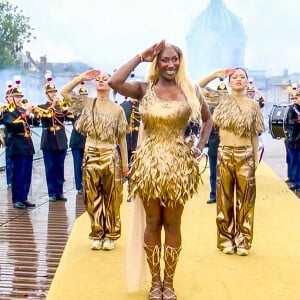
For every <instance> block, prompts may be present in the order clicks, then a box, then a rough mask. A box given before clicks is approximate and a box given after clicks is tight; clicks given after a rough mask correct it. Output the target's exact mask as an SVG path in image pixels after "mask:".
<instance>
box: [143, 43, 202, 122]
mask: <svg viewBox="0 0 300 300" xmlns="http://www.w3.org/2000/svg"><path fill="white" fill-rule="evenodd" d="M169 47H171V48H173V49H174V50H175V51H176V52H177V54H178V56H179V67H178V71H177V74H176V76H175V82H176V84H177V85H178V86H179V87H180V89H181V90H182V91H183V93H184V95H185V97H186V99H187V102H188V104H189V105H190V107H191V110H192V114H191V117H190V119H191V120H195V121H196V120H197V121H198V120H199V118H200V115H201V112H200V109H201V107H200V99H199V98H198V97H202V99H204V95H203V93H202V91H201V89H200V88H199V89H197V93H199V95H197V93H196V87H195V84H194V83H193V82H192V81H191V80H190V79H189V76H188V75H187V72H186V69H185V60H184V57H183V53H182V51H181V49H180V48H179V47H177V46H175V45H173V44H169V43H168V44H166V46H165V48H164V49H166V48H169ZM164 49H163V50H164ZM163 50H161V52H162V51H163ZM161 52H160V53H161ZM160 53H158V55H159V54H160ZM158 55H157V56H155V57H154V59H153V61H152V62H151V63H150V64H149V68H148V74H147V76H146V80H147V82H148V83H150V84H155V83H156V82H157V81H158V80H159V71H158V67H157V57H158ZM201 102H202V101H201Z"/></svg>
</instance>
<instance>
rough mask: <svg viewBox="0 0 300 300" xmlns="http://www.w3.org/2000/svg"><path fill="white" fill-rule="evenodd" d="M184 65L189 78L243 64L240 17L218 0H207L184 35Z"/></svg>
mask: <svg viewBox="0 0 300 300" xmlns="http://www.w3.org/2000/svg"><path fill="white" fill-rule="evenodd" d="M186 42H187V66H188V70H189V74H190V76H191V78H192V79H193V80H198V79H200V78H202V77H203V76H206V75H208V74H209V73H211V72H213V71H215V70H217V69H221V68H230V67H237V66H239V67H244V65H245V44H246V35H245V32H244V28H243V25H242V22H241V21H240V19H239V18H238V17H237V16H236V15H235V14H233V13H232V12H230V11H229V10H228V9H227V8H226V6H225V5H224V3H223V1H222V0H211V1H210V4H209V5H208V7H207V8H206V9H205V10H204V11H203V12H201V13H200V14H199V15H198V16H197V17H196V19H195V20H194V22H193V24H192V26H191V28H190V31H189V33H188V35H187V37H186Z"/></svg>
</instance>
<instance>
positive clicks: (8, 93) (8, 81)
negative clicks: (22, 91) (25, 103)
mask: <svg viewBox="0 0 300 300" xmlns="http://www.w3.org/2000/svg"><path fill="white" fill-rule="evenodd" d="M6 86H7V90H6V93H5V96H9V95H10V94H11V93H12V90H13V82H12V81H11V80H7V81H6Z"/></svg>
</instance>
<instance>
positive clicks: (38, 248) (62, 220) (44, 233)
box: [0, 153, 85, 300]
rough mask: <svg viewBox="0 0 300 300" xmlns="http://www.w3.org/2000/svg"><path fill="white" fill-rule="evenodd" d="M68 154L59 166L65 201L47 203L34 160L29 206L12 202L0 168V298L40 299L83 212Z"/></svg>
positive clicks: (42, 177) (42, 178)
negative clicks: (63, 165)
mask: <svg viewBox="0 0 300 300" xmlns="http://www.w3.org/2000/svg"><path fill="white" fill-rule="evenodd" d="M71 156H72V155H71V154H70V153H69V154H68V155H67V158H66V168H65V179H66V182H65V185H64V191H65V195H66V196H67V197H68V201H67V202H50V203H49V201H48V196H47V186H46V183H45V174H44V164H43V161H42V160H36V161H34V167H33V178H32V185H31V192H30V195H29V201H32V202H33V203H35V204H36V205H37V206H36V208H34V209H26V210H19V209H15V208H14V207H13V206H12V201H11V193H10V190H8V189H7V188H6V185H4V184H3V183H5V182H6V180H5V172H4V171H2V172H0V181H1V189H0V299H1V300H6V299H10V300H11V299H14V300H15V299H45V297H46V293H47V292H48V290H49V287H50V284H51V281H52V279H53V277H54V274H55V271H56V268H57V266H58V264H59V260H60V257H61V255H62V253H63V250H64V247H65V244H66V242H67V239H68V237H69V234H70V232H71V229H72V226H73V223H74V221H75V219H76V218H77V217H78V216H79V215H80V214H82V213H83V212H84V211H85V208H84V205H83V199H82V196H81V195H77V191H76V189H75V187H74V181H73V162H72V157H71Z"/></svg>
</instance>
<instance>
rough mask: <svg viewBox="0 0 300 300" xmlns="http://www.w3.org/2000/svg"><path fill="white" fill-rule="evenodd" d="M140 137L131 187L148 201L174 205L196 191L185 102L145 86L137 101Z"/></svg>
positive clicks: (197, 178) (147, 202)
mask: <svg viewBox="0 0 300 300" xmlns="http://www.w3.org/2000/svg"><path fill="white" fill-rule="evenodd" d="M140 115H141V120H142V122H143V124H144V135H143V140H142V142H141V143H140V145H139V146H138V147H137V150H136V152H135V154H134V157H133V163H132V167H131V170H130V173H131V175H130V185H131V187H130V190H131V193H132V195H133V197H139V198H140V199H141V200H142V201H143V202H144V203H146V204H149V203H150V202H151V201H153V200H155V199H159V200H160V202H161V205H163V206H166V207H171V208H173V207H174V206H176V205H177V204H181V205H184V204H185V202H186V201H187V200H188V199H189V198H191V197H192V195H193V193H194V192H196V190H197V186H198V182H199V179H200V174H199V170H198V165H197V163H196V162H195V160H194V158H193V157H192V155H191V145H190V144H188V143H187V142H185V139H184V132H185V128H186V126H187V123H188V120H189V118H190V115H191V108H190V106H189V104H188V103H187V102H179V101H175V100H162V99H159V98H158V97H157V96H156V94H155V92H154V87H153V85H150V84H149V86H148V88H147V91H146V94H145V95H144V97H143V99H142V100H141V103H140Z"/></svg>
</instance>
